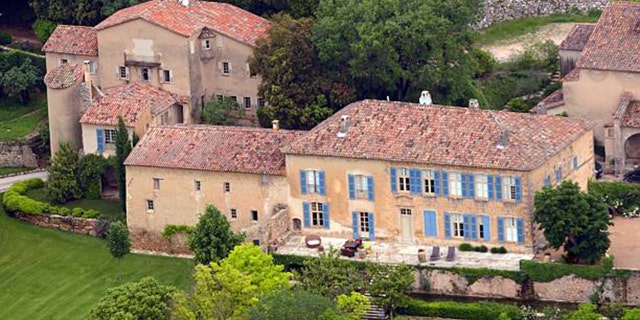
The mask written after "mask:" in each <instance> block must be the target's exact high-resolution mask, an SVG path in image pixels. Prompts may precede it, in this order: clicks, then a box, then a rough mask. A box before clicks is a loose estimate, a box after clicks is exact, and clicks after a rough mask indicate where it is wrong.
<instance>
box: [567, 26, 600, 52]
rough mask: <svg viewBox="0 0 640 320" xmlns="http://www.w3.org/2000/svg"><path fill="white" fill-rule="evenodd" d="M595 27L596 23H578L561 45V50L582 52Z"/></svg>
mask: <svg viewBox="0 0 640 320" xmlns="http://www.w3.org/2000/svg"><path fill="white" fill-rule="evenodd" d="M595 27H596V25H595V24H594V23H576V24H575V25H574V26H573V29H571V32H569V35H567V37H566V38H565V39H564V41H562V43H561V44H560V49H561V50H572V51H582V49H584V46H585V45H586V44H587V42H588V41H589V37H591V33H592V32H593V29H594V28H595Z"/></svg>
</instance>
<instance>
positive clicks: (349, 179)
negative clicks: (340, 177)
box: [347, 174, 356, 200]
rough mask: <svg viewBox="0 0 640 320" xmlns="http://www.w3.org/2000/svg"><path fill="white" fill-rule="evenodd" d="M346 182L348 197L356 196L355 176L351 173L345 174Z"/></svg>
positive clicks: (353, 197)
mask: <svg viewBox="0 0 640 320" xmlns="http://www.w3.org/2000/svg"><path fill="white" fill-rule="evenodd" d="M347 182H348V183H347V184H348V185H349V199H351V200H353V199H355V198H356V178H355V177H354V176H353V175H352V174H350V175H347Z"/></svg>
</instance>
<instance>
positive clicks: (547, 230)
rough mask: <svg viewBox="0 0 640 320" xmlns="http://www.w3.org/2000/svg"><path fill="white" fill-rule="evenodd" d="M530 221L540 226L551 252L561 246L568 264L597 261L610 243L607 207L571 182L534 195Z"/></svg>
mask: <svg viewBox="0 0 640 320" xmlns="http://www.w3.org/2000/svg"><path fill="white" fill-rule="evenodd" d="M533 219H534V221H535V222H537V223H539V224H540V228H541V229H542V230H543V231H544V236H545V238H546V239H547V241H549V244H550V245H551V246H552V247H553V248H555V249H559V248H561V247H563V248H564V250H565V252H566V254H567V258H568V260H569V261H571V262H577V261H579V260H582V261H585V262H588V263H595V262H598V261H599V260H600V259H601V258H602V257H603V256H604V254H605V253H606V251H607V249H608V248H609V245H610V243H611V241H610V240H609V234H608V232H607V230H608V228H609V226H610V225H611V218H610V217H609V212H608V208H607V206H606V205H605V204H604V203H603V202H602V201H601V200H600V199H598V198H596V197H594V196H593V195H590V194H587V193H585V192H582V191H580V187H579V186H578V184H577V183H574V182H570V181H563V182H562V183H561V184H560V185H558V186H556V187H555V188H549V187H547V188H544V189H543V190H542V191H539V192H537V193H536V195H535V200H534V212H533Z"/></svg>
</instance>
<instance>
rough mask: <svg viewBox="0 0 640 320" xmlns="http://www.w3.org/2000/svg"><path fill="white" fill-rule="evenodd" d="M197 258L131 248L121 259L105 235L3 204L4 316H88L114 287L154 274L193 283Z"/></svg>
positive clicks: (0, 295) (0, 289) (0, 266)
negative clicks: (18, 216)
mask: <svg viewBox="0 0 640 320" xmlns="http://www.w3.org/2000/svg"><path fill="white" fill-rule="evenodd" d="M192 268H193V262H192V261H191V260H188V259H178V258H169V257H157V256H146V255H135V254H129V255H127V256H125V258H123V259H122V261H121V263H118V261H117V260H115V259H114V258H112V257H111V255H110V254H109V250H108V249H107V245H106V242H105V241H104V240H102V239H98V238H93V237H89V236H83V235H78V234H71V233H65V232H62V231H57V230H50V229H44V228H40V227H37V226H33V225H30V224H27V223H24V222H21V221H18V220H15V219H12V218H9V217H7V216H6V214H5V213H4V210H2V209H1V208H0V319H14V320H18V319H65V320H67V319H69V320H72V319H86V318H87V315H88V313H89V311H90V310H91V308H92V307H93V306H94V305H95V304H96V303H97V301H98V300H99V299H100V298H101V297H102V296H103V295H104V294H105V292H106V290H107V289H108V288H110V287H113V286H116V285H120V284H122V283H125V282H130V281H137V280H139V279H140V278H142V277H145V276H153V277H155V278H156V279H157V280H158V281H159V282H161V283H163V284H166V285H173V286H176V287H178V288H180V289H187V288H188V287H189V285H190V283H191V281H190V275H191V271H192Z"/></svg>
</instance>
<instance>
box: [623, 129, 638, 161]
mask: <svg viewBox="0 0 640 320" xmlns="http://www.w3.org/2000/svg"><path fill="white" fill-rule="evenodd" d="M624 153H625V155H626V157H627V159H636V160H640V133H638V134H634V135H632V136H631V137H629V139H627V141H625V143H624Z"/></svg>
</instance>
